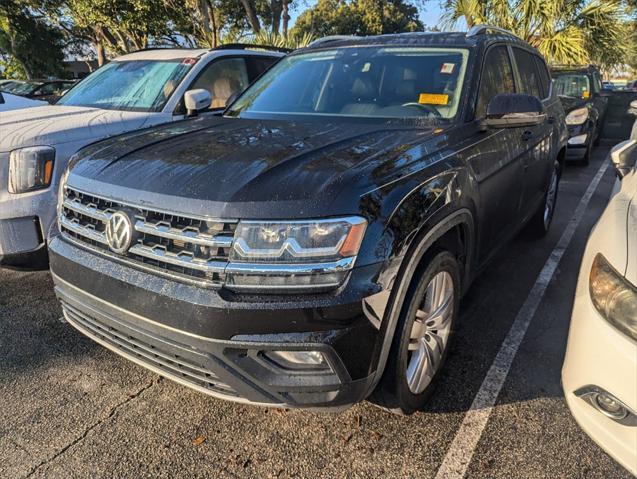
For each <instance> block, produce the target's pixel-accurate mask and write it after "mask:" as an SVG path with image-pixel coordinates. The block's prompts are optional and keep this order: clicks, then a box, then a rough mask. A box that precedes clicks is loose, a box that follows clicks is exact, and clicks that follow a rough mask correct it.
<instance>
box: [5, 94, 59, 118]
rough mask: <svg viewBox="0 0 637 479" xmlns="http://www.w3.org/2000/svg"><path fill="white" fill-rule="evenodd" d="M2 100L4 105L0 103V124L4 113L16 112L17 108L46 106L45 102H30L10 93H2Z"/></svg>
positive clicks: (28, 99)
mask: <svg viewBox="0 0 637 479" xmlns="http://www.w3.org/2000/svg"><path fill="white" fill-rule="evenodd" d="M2 98H3V99H4V103H0V124H2V122H3V116H4V113H3V112H6V111H9V110H17V109H19V108H32V107H36V106H45V105H48V103H47V102H45V101H39V100H31V99H30V98H24V97H21V96H18V95H11V94H10V93H4V92H2Z"/></svg>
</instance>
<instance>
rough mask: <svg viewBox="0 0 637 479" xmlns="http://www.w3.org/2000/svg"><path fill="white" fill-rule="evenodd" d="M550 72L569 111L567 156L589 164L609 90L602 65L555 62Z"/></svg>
mask: <svg viewBox="0 0 637 479" xmlns="http://www.w3.org/2000/svg"><path fill="white" fill-rule="evenodd" d="M551 73H552V75H553V85H554V88H555V92H556V94H557V95H558V96H559V97H560V100H561V101H562V105H563V106H564V110H565V111H566V124H567V126H568V132H569V140H568V155H567V159H569V160H571V159H573V160H581V162H582V163H583V164H585V165H587V164H588V163H589V162H590V158H591V153H592V150H593V145H597V144H598V143H599V139H600V137H601V133H602V127H603V124H604V118H605V116H606V109H607V108H608V96H609V94H610V93H609V92H608V91H606V90H604V89H603V86H602V77H601V75H600V72H599V68H597V67H596V66H594V65H588V66H568V65H564V66H560V65H554V66H552V67H551Z"/></svg>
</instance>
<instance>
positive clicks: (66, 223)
mask: <svg viewBox="0 0 637 479" xmlns="http://www.w3.org/2000/svg"><path fill="white" fill-rule="evenodd" d="M60 224H61V225H62V227H64V228H66V229H68V230H70V231H72V232H73V233H75V234H77V235H80V236H85V237H87V238H88V239H90V240H91V241H96V242H97V243H101V244H103V245H105V246H106V245H107V244H108V242H107V241H106V235H105V234H104V233H100V232H99V231H96V230H94V229H91V228H87V227H86V226H82V225H80V224H79V223H75V222H73V221H70V220H69V219H68V218H67V217H66V216H61V217H60Z"/></svg>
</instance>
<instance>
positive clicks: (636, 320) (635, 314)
mask: <svg viewBox="0 0 637 479" xmlns="http://www.w3.org/2000/svg"><path fill="white" fill-rule="evenodd" d="M589 290H590V295H591V300H592V301H593V305H594V306H595V308H596V309H597V311H599V314H601V315H602V316H603V317H604V319H606V320H607V321H608V322H609V323H611V324H612V325H613V326H615V327H616V328H617V329H619V330H620V331H621V332H622V333H624V334H626V335H627V336H629V337H631V338H632V339H634V340H637V288H635V286H633V285H632V284H630V283H629V282H628V281H627V280H626V278H624V277H623V276H621V275H620V274H619V273H617V271H615V269H614V268H613V267H612V266H611V265H610V263H608V261H607V260H606V258H604V257H603V256H602V255H601V254H598V255H597V256H596V257H595V260H594V261H593V267H592V268H591V275H590V280H589Z"/></svg>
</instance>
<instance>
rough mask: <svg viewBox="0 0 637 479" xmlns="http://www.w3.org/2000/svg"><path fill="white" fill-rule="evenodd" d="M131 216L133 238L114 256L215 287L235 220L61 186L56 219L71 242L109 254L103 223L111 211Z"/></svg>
mask: <svg viewBox="0 0 637 479" xmlns="http://www.w3.org/2000/svg"><path fill="white" fill-rule="evenodd" d="M121 210H125V211H127V212H128V213H129V214H130V215H131V216H134V219H133V226H134V228H135V230H136V234H137V236H138V238H137V240H136V242H134V243H133V245H132V246H131V247H130V248H129V249H128V251H127V252H126V253H125V254H121V255H117V256H118V258H119V259H121V260H122V261H125V262H127V263H130V264H132V265H138V266H139V267H140V268H144V269H148V268H150V269H151V270H153V271H157V272H159V273H160V274H168V275H170V276H173V277H176V278H177V279H179V280H182V281H184V280H185V281H187V282H188V281H192V282H195V283H196V284H198V285H201V284H202V283H203V284H207V285H210V286H213V287H219V286H221V285H222V284H223V281H224V279H225V269H226V266H227V265H228V256H229V252H230V248H231V247H232V242H233V238H234V229H235V228H236V225H237V221H236V220H208V219H202V218H196V217H187V216H183V215H179V214H171V213H167V212H165V211H157V210H152V209H149V208H147V207H142V206H139V207H136V206H132V205H130V204H124V203H119V202H117V201H115V200H110V199H107V198H103V197H100V196H95V195H92V194H89V193H85V192H82V191H78V190H75V189H73V188H69V187H67V188H66V189H65V198H64V201H63V202H62V211H61V213H60V218H59V220H60V221H59V224H60V229H61V231H62V233H63V234H66V235H68V236H69V238H70V239H72V240H73V241H75V242H79V243H82V244H85V245H86V246H88V247H90V248H92V249H97V250H100V251H103V252H104V253H105V254H109V255H113V254H115V253H112V252H111V251H110V249H109V246H108V241H107V238H106V233H105V230H106V224H107V222H108V220H109V219H110V218H111V216H112V215H113V214H114V213H115V212H116V211H121Z"/></svg>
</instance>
